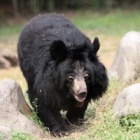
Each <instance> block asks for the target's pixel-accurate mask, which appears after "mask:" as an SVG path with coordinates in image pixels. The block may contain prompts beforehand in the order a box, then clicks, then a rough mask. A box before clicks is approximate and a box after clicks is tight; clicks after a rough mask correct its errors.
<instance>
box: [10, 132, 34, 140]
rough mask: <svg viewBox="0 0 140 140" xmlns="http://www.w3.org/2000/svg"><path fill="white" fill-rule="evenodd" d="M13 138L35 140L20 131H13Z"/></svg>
mask: <svg viewBox="0 0 140 140" xmlns="http://www.w3.org/2000/svg"><path fill="white" fill-rule="evenodd" d="M11 140H35V139H34V138H33V137H32V136H30V135H29V134H26V133H22V132H19V131H13V133H12V139H11Z"/></svg>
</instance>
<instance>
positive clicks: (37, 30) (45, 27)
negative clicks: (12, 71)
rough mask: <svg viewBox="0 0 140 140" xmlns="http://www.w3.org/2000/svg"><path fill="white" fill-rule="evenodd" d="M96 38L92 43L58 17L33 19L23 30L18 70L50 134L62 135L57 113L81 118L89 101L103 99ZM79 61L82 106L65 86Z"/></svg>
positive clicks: (103, 71) (103, 81)
mask: <svg viewBox="0 0 140 140" xmlns="http://www.w3.org/2000/svg"><path fill="white" fill-rule="evenodd" d="M99 47H100V44H99V41H98V38H95V40H94V42H93V43H91V41H90V40H89V38H87V37H86V36H85V35H84V34H83V33H81V32H80V31H79V30H78V29H77V28H76V27H75V26H74V25H73V24H72V23H71V22H70V21H69V20H67V19H66V18H65V17H64V16H63V15H60V14H46V15H41V16H37V17H35V18H33V19H32V20H30V21H29V22H28V23H27V24H26V25H25V27H24V28H23V30H22V32H21V35H20V38H19V43H18V57H19V62H20V67H21V70H22V72H23V75H24V77H25V78H26V81H27V83H28V93H29V99H30V101H31V103H32V105H34V103H36V105H37V109H38V116H39V117H40V118H41V120H42V121H43V122H44V124H45V125H46V126H47V127H49V128H50V131H51V133H52V134H53V135H65V134H66V133H65V122H64V120H63V119H62V117H61V114H60V110H67V118H68V119H69V120H74V119H83V118H84V113H85V110H86V109H87V106H88V103H89V102H90V100H91V99H93V100H95V99H98V98H99V97H102V94H103V93H104V92H105V91H106V89H107V85H108V78H107V74H106V69H105V67H104V65H103V64H102V63H101V62H99V60H98V57H97V56H96V52H97V51H98V49H99ZM75 61H79V62H81V64H82V65H83V67H84V68H85V69H86V70H88V72H89V78H88V80H87V81H86V84H87V88H88V95H87V97H86V100H85V102H84V104H83V106H82V107H76V106H75V104H76V102H77V101H76V100H75V99H74V98H73V96H72V95H71V94H70V91H69V88H68V86H67V84H68V81H67V80H66V79H67V75H68V74H69V73H71V72H72V71H73V69H74V68H73V63H74V62H75Z"/></svg>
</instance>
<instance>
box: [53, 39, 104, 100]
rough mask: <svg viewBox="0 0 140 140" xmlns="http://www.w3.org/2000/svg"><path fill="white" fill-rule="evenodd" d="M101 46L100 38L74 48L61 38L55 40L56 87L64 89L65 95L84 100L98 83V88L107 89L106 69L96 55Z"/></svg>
mask: <svg viewBox="0 0 140 140" xmlns="http://www.w3.org/2000/svg"><path fill="white" fill-rule="evenodd" d="M99 47H100V44H99V41H98V38H95V39H94V41H93V43H91V44H90V45H88V46H87V45H85V44H84V45H83V46H81V47H77V46H75V47H73V49H69V48H68V47H67V46H66V45H65V43H64V42H63V41H61V40H58V41H54V42H53V44H52V46H51V57H52V59H53V60H54V62H55V70H56V73H54V75H55V76H54V77H55V79H54V80H55V87H56V88H57V89H58V90H62V91H64V93H65V94H67V95H65V96H67V97H74V98H75V100H76V101H78V102H83V101H84V100H85V99H86V97H87V96H88V94H89V92H91V91H94V87H96V85H97V84H99V86H98V88H101V90H102V91H103V90H105V88H106V86H105V85H104V83H105V80H107V77H106V70H105V68H104V66H103V65H102V64H101V63H100V62H99V60H98V57H97V56H96V53H97V51H98V50H99ZM100 67H102V68H100ZM100 70H101V71H100ZM103 86H104V87H103ZM92 89H93V90H92ZM102 91H101V92H102ZM62 93H63V92H62ZM99 94H100V93H99ZM90 96H91V95H90ZM97 96H98V95H97ZM91 98H92V97H91ZM93 98H94V97H93ZM95 98H96V97H95Z"/></svg>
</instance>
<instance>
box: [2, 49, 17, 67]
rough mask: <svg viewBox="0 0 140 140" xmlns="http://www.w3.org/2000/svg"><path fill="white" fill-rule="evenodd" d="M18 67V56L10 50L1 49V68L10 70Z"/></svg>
mask: <svg viewBox="0 0 140 140" xmlns="http://www.w3.org/2000/svg"><path fill="white" fill-rule="evenodd" d="M15 66H18V58H17V55H16V54H15V53H14V52H12V51H11V50H8V49H3V48H0V68H4V69H9V68H11V67H15Z"/></svg>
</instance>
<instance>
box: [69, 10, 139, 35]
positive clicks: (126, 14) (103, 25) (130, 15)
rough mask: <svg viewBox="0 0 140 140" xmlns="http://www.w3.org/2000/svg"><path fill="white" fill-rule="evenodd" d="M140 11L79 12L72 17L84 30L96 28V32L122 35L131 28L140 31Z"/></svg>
mask: <svg viewBox="0 0 140 140" xmlns="http://www.w3.org/2000/svg"><path fill="white" fill-rule="evenodd" d="M139 14H140V11H139V10H138V11H137V10H136V11H122V10H116V11H112V12H105V13H100V12H98V13H97V12H95V13H94V12H92V11H85V12H84V13H80V12H79V16H75V17H74V18H72V21H73V23H74V24H76V25H77V26H78V27H79V28H80V29H82V30H94V32H97V33H102V34H108V35H112V34H113V35H122V34H124V33H126V32H128V31H130V30H136V31H140V28H139V25H140V18H139Z"/></svg>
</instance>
